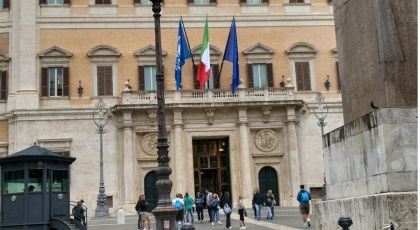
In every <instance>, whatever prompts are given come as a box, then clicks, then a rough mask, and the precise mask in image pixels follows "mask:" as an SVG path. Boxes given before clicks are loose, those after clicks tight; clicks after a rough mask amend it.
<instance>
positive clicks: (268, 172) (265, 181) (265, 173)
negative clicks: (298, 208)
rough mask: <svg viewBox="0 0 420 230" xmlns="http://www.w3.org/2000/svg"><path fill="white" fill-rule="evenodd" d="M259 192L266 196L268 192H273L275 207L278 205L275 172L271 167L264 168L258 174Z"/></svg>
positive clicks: (278, 198) (278, 197)
mask: <svg viewBox="0 0 420 230" xmlns="http://www.w3.org/2000/svg"><path fill="white" fill-rule="evenodd" d="M258 181H259V188H260V192H261V193H263V194H266V193H267V192H268V191H269V190H271V191H272V192H273V195H274V199H276V205H280V196H279V186H278V178H277V172H276V170H275V169H274V168H273V167H270V166H265V167H263V168H262V169H261V170H260V171H259V173H258Z"/></svg>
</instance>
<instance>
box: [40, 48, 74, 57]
mask: <svg viewBox="0 0 420 230" xmlns="http://www.w3.org/2000/svg"><path fill="white" fill-rule="evenodd" d="M38 56H39V57H41V58H43V57H54V58H69V57H71V56H73V54H72V53H70V52H69V51H67V50H65V49H63V48H61V47H58V46H53V47H51V48H48V49H46V50H44V51H42V52H41V53H39V54H38Z"/></svg>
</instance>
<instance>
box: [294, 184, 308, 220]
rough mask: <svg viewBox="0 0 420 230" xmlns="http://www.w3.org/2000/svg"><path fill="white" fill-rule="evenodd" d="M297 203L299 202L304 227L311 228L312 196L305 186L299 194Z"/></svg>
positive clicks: (301, 187)
mask: <svg viewBox="0 0 420 230" xmlns="http://www.w3.org/2000/svg"><path fill="white" fill-rule="evenodd" d="M296 199H297V201H299V210H300V214H301V215H302V220H303V225H304V226H305V227H306V226H308V227H310V226H311V220H310V219H309V210H310V204H309V201H310V200H311V194H310V193H309V192H308V191H306V190H305V186H304V185H301V186H300V191H299V193H298V194H297V198H296Z"/></svg>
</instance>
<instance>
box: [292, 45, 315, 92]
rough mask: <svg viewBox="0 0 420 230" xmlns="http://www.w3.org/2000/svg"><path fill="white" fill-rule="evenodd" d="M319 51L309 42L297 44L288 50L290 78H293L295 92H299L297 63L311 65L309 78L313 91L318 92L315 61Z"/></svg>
mask: <svg viewBox="0 0 420 230" xmlns="http://www.w3.org/2000/svg"><path fill="white" fill-rule="evenodd" d="M317 52H318V50H317V49H316V48H315V47H314V46H313V45H311V44H310V43H307V42H296V43H294V44H292V45H291V46H289V48H287V50H286V53H287V55H288V56H289V65H290V76H291V77H292V81H293V85H294V86H295V91H298V89H297V84H296V70H295V63H296V62H308V63H309V77H310V80H311V91H316V90H315V89H316V85H317V80H316V76H315V64H314V59H315V56H316V53H317Z"/></svg>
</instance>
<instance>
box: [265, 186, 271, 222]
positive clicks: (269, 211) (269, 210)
mask: <svg viewBox="0 0 420 230" xmlns="http://www.w3.org/2000/svg"><path fill="white" fill-rule="evenodd" d="M264 198H265V206H266V207H267V220H272V219H273V214H272V212H271V206H272V204H273V200H272V198H271V196H270V194H269V193H268V191H267V194H266V195H265V196H264Z"/></svg>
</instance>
